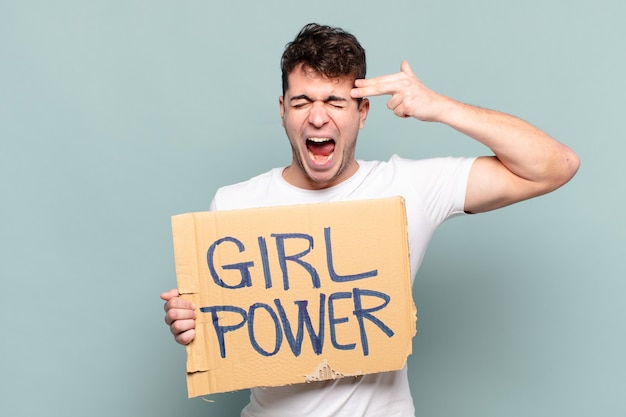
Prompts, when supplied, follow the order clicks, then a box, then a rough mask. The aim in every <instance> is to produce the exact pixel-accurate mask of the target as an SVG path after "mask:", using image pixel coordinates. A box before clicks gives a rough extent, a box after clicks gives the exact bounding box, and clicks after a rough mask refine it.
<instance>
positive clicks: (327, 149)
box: [307, 140, 335, 156]
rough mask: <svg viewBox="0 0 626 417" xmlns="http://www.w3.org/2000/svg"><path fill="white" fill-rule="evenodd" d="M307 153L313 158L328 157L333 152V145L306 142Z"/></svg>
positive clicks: (329, 143)
mask: <svg viewBox="0 0 626 417" xmlns="http://www.w3.org/2000/svg"><path fill="white" fill-rule="evenodd" d="M307 146H308V148H309V151H310V152H311V153H312V154H313V155H315V156H328V155H330V154H331V153H333V151H334V150H335V143H334V142H333V141H330V140H329V141H328V142H321V143H317V142H308V144H307Z"/></svg>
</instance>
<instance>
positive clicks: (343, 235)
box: [172, 197, 416, 397]
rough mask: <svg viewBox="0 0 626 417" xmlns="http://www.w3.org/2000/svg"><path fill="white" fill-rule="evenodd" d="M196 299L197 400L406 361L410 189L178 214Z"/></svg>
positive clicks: (177, 230)
mask: <svg viewBox="0 0 626 417" xmlns="http://www.w3.org/2000/svg"><path fill="white" fill-rule="evenodd" d="M172 228H173V236H174V255H175V261H176V276H177V281H178V289H179V292H180V293H181V295H182V297H184V298H187V299H190V300H191V301H193V303H194V304H195V306H196V308H197V318H196V338H195V339H194V341H193V342H192V343H190V344H189V345H188V346H187V355H188V356H187V388H188V394H189V397H195V396H198V395H204V394H211V393H218V392H226V391H234V390H239V389H243V388H251V387H259V386H264V387H268V386H279V385H287V384H294V383H305V382H312V381H320V380H325V379H331V378H341V377H347V376H355V375H362V374H368V373H375V372H383V371H390V370H398V369H401V368H402V367H403V366H404V364H405V362H406V358H407V356H408V355H409V354H410V353H411V339H412V337H413V336H414V335H415V321H416V309H415V305H414V304H413V299H412V293H411V284H410V267H409V252H408V240H407V224H406V214H405V209H404V201H403V200H402V198H400V197H394V198H386V199H376V200H367V201H356V202H339V203H323V204H312V205H296V206H288V207H271V208H259V209H249V210H233V211H217V212H201V213H188V214H182V215H178V216H173V217H172Z"/></svg>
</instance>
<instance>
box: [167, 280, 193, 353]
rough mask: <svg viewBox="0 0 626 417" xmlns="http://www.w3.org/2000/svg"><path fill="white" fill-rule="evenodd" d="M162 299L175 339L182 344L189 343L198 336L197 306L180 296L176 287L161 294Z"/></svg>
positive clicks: (168, 323)
mask: <svg viewBox="0 0 626 417" xmlns="http://www.w3.org/2000/svg"><path fill="white" fill-rule="evenodd" d="M161 299H162V300H163V301H165V305H164V307H163V308H164V309H165V323H166V324H167V325H168V326H170V331H171V332H172V334H173V335H174V339H175V340H176V341H177V342H178V343H180V344H181V345H188V344H189V343H191V341H192V340H193V339H194V338H195V337H196V331H195V327H196V321H195V319H196V312H195V310H194V309H195V306H194V305H193V303H192V302H190V301H187V300H183V299H182V298H180V297H179V294H178V289H176V288H173V289H171V290H169V291H167V292H164V293H163V294H161Z"/></svg>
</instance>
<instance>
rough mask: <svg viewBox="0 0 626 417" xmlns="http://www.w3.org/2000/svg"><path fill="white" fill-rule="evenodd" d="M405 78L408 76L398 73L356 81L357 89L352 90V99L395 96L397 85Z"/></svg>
mask: <svg viewBox="0 0 626 417" xmlns="http://www.w3.org/2000/svg"><path fill="white" fill-rule="evenodd" d="M404 77H406V75H404V74H402V73H396V74H389V75H383V76H380V77H374V78H367V79H358V80H355V81H354V85H355V88H353V89H352V90H351V92H350V95H351V96H352V98H362V97H367V96H381V95H389V94H393V93H395V92H396V91H397V83H398V82H399V81H401V80H402V79H403V78H404Z"/></svg>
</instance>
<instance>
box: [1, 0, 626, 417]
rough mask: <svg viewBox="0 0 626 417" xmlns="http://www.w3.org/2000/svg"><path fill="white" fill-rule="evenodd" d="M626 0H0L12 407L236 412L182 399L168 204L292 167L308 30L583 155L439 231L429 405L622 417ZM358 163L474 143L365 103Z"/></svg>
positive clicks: (412, 362)
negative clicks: (506, 203) (291, 68)
mask: <svg viewBox="0 0 626 417" xmlns="http://www.w3.org/2000/svg"><path fill="white" fill-rule="evenodd" d="M625 8H626V7H625V6H624V3H623V2H622V1H618V0H613V1H611V0H596V1H593V2H592V1H580V0H574V1H565V0H560V1H557V0H541V1H538V0H527V1H524V2H517V1H495V0H492V1H488V0H477V1H462V0H446V1H436V2H435V1H408V0H404V1H389V2H382V1H377V2H374V1H368V0H362V1H341V2H340V1H337V0H333V1H328V0H320V1H317V2H313V3H311V2H296V1H265V2H260V1H259V2H256V1H255V2H253V1H249V2H238V1H232V2H226V1H208V0H205V1H164V0H160V1H147V0H146V1H137V0H130V1H91V2H89V1H77V0H68V1H17V0H15V1H11V0H0V187H1V188H0V191H1V192H0V198H1V199H2V200H1V205H0V214H1V216H0V219H1V220H0V222H1V223H0V227H1V230H0V236H1V239H0V254H1V256H2V259H1V262H0V279H1V280H2V288H1V289H0V315H1V323H2V327H1V328H0V334H1V338H2V339H1V344H0V353H1V354H0V415H3V416H86V415H87V416H107V417H108V416H171V415H177V416H189V417H190V416H231V415H233V416H234V415H237V414H238V411H239V409H240V408H241V407H242V405H243V404H244V403H245V401H246V399H247V395H248V393H247V392H245V391H244V392H238V393H231V394H221V395H214V396H210V397H208V398H207V399H209V400H212V401H214V402H212V403H209V402H206V401H203V400H202V399H201V398H196V399H192V400H188V399H187V398H186V388H185V374H184V361H185V352H184V349H183V348H182V347H180V346H178V345H176V344H175V343H174V342H173V341H172V338H171V336H170V335H169V332H168V330H167V328H166V327H165V325H164V324H163V322H162V318H163V311H162V303H161V301H160V300H159V298H158V295H159V293H160V292H162V291H164V290H167V289H169V288H171V287H173V286H174V285H175V276H174V264H173V254H172V243H171V231H170V216H171V215H174V214H179V213H183V212H189V211H200V210H205V209H207V208H208V205H209V202H210V199H211V197H212V195H213V192H214V191H215V189H216V188H217V187H218V186H220V185H223V184H228V183H233V182H236V181H240V180H243V179H246V178H248V177H250V176H252V175H254V174H257V173H260V172H263V171H265V170H267V169H269V168H271V167H274V166H279V165H285V164H287V163H289V161H290V151H289V147H288V143H287V140H286V138H285V136H284V133H283V131H282V129H281V126H280V119H279V114H278V100H277V98H278V96H279V94H280V73H279V67H278V61H279V58H280V54H281V52H282V49H283V46H284V44H285V43H286V42H288V41H290V40H291V39H292V38H293V36H294V35H295V34H296V33H297V31H298V30H299V29H300V27H301V26H302V25H304V24H305V23H307V22H310V21H317V22H320V23H327V24H332V25H338V26H342V27H344V28H345V29H348V30H350V31H352V32H353V33H354V34H355V35H357V37H358V38H359V39H360V40H361V42H362V43H363V45H364V46H365V48H366V49H367V52H368V58H369V71H368V73H369V75H370V76H375V75H382V74H387V73H391V72H396V71H398V69H399V65H400V62H401V60H402V59H405V58H406V59H408V60H409V62H410V63H411V65H412V67H413V69H414V70H415V72H416V73H417V74H418V75H419V76H420V77H421V78H422V80H423V81H424V82H425V83H426V84H427V85H428V86H430V87H431V88H433V89H435V90H437V91H439V92H442V93H444V94H448V95H450V96H452V97H455V98H457V99H459V100H462V101H466V102H469V103H472V104H478V105H481V106H485V107H492V108H496V109H499V110H503V111H506V112H510V113H513V114H516V115H518V116H520V117H522V118H525V119H527V120H530V121H531V122H533V123H534V124H536V125H538V126H539V127H541V128H543V129H544V130H546V131H547V132H549V133H550V134H552V135H553V136H555V137H557V138H558V139H559V140H561V141H563V142H565V143H566V144H568V145H569V146H571V147H572V148H574V149H575V150H576V151H577V152H578V154H579V155H580V157H581V160H582V167H581V169H580V172H579V173H578V175H577V176H576V177H575V179H574V180H573V181H572V182H571V183H570V184H568V185H567V186H566V187H564V188H562V189H560V190H558V191H557V192H555V193H553V194H550V195H548V196H544V197H541V198H539V199H535V200H532V201H528V202H524V203H521V204H519V205H517V206H514V207H510V208H506V209H503V210H500V211H497V212H493V213H488V214H482V215H478V216H473V217H468V218H463V219H454V220H452V221H450V222H448V223H446V224H445V225H444V226H442V228H441V229H440V230H439V231H438V232H437V234H436V235H435V238H434V240H433V242H432V244H431V246H430V249H429V251H428V252H427V254H426V260H425V262H424V264H423V267H422V269H421V270H420V272H419V273H418V276H417V280H416V282H415V286H414V296H415V300H416V303H417V306H418V309H419V317H420V319H419V321H418V323H417V327H418V332H417V336H416V337H415V339H414V353H413V355H412V356H411V357H410V359H409V366H410V378H411V384H412V389H413V394H414V398H415V404H416V409H417V413H418V415H419V416H428V417H437V416H466V417H472V416H476V417H478V416H480V417H487V416H494V417H502V416H512V417H517V416H519V417H522V416H523V417H527V416H533V417H537V416H568V417H576V416H581V417H583V416H584V417H588V416H603V417H613V416H615V417H624V416H626V395H625V393H626V355H625V354H624V352H626V334H625V333H626V330H625V324H624V323H625V321H626V320H625V319H626V313H625V312H624V295H625V293H626V280H625V277H626V271H625V269H626V268H625V262H626V261H625V259H626V227H625V221H624V216H623V214H622V213H621V212H622V210H623V208H624V205H625V204H624V203H625V197H624V191H625V190H624V185H623V179H624V176H625V175H624V174H625V168H624V163H623V154H624V152H625V151H626V144H625V141H624V134H623V131H622V127H623V120H624V113H625V110H626V106H625V105H624V93H625V92H626V88H625V81H624V74H626V65H625V61H624V56H625V54H624V40H625V39H626V29H625V28H626V26H625V25H624V18H623V17H624V13H625V12H626V10H625ZM372 101H373V103H372V110H371V112H370V117H369V119H368V122H367V125H366V128H365V129H364V130H363V131H362V133H361V136H360V138H359V140H360V144H359V149H358V157H360V158H366V159H368V158H375V159H386V158H388V157H389V156H390V155H391V154H393V153H397V154H400V155H401V156H405V157H415V158H421V157H429V156H436V155H476V154H484V153H485V152H487V151H486V150H485V149H483V148H482V147H481V146H480V145H478V144H475V143H473V142H472V141H471V140H468V139H465V138H463V137H461V136H460V135H458V134H457V133H455V132H454V131H452V130H450V129H448V128H446V127H444V126H438V125H431V124H423V123H419V122H417V121H414V120H401V119H398V118H396V117H395V116H393V114H392V113H391V112H389V111H388V110H387V109H386V107H385V102H386V100H385V99H384V98H374V99H373V100H372Z"/></svg>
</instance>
